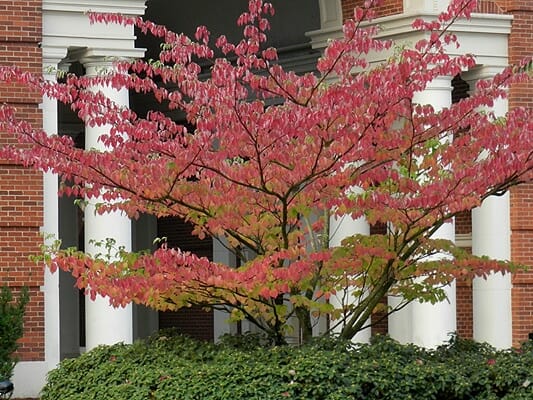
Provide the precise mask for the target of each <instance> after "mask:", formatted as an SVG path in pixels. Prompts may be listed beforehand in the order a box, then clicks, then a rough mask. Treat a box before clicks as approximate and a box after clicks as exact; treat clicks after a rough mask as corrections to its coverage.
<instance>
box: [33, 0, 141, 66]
mask: <svg viewBox="0 0 533 400" xmlns="http://www.w3.org/2000/svg"><path fill="white" fill-rule="evenodd" d="M145 9H146V5H145V0H77V1H73V0H43V41H42V46H43V56H44V57H45V58H47V59H49V60H46V62H47V64H53V63H54V61H55V60H56V59H57V57H58V56H59V55H61V54H66V53H67V52H68V57H69V60H70V59H71V58H72V57H71V56H72V53H73V52H77V53H80V49H81V53H83V54H87V55H88V57H90V58H95V57H97V56H100V57H102V58H109V57H118V58H139V57H142V56H143V55H144V49H136V48H135V34H134V29H133V27H132V26H122V25H119V24H91V23H90V22H89V18H88V17H87V15H86V12H87V11H89V10H90V11H95V12H111V13H120V14H124V15H143V14H144V12H145ZM48 53H49V54H48ZM65 60H66V59H63V60H60V61H63V62H64V61H65ZM78 61H79V60H78Z"/></svg>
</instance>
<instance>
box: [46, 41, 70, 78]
mask: <svg viewBox="0 0 533 400" xmlns="http://www.w3.org/2000/svg"><path fill="white" fill-rule="evenodd" d="M41 48H42V55H43V75H44V76H45V77H50V76H52V75H53V76H54V77H55V75H56V71H57V69H58V67H59V64H60V63H61V61H62V60H63V59H64V58H65V57H66V56H67V49H66V47H62V46H48V45H42V46H41Z"/></svg>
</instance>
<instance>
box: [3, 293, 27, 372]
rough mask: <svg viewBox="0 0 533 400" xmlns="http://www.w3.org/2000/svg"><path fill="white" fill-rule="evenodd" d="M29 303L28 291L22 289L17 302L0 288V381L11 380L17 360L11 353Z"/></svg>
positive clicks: (19, 335) (20, 331)
mask: <svg viewBox="0 0 533 400" xmlns="http://www.w3.org/2000/svg"><path fill="white" fill-rule="evenodd" d="M28 301H29V295H28V289H27V288H23V289H22V291H21V293H20V296H19V298H18V300H17V301H14V300H13V294H12V292H11V289H10V288H9V287H7V286H3V287H1V288H0V381H1V380H4V379H9V378H11V375H12V373H13V368H14V367H15V364H16V362H17V359H16V358H14V357H13V353H14V352H15V351H16V350H17V348H18V343H17V340H18V339H20V338H21V337H22V334H23V322H24V310H25V308H26V304H27V303H28Z"/></svg>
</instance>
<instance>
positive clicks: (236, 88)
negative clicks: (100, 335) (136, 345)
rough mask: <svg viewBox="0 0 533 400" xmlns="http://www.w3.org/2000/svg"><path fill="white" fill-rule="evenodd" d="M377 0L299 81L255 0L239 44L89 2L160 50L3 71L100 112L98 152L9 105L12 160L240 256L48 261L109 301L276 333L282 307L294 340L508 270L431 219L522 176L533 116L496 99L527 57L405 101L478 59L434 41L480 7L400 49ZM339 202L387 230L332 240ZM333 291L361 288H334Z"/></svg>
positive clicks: (108, 206) (454, 7) (460, 3)
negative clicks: (14, 142) (107, 60)
mask: <svg viewBox="0 0 533 400" xmlns="http://www.w3.org/2000/svg"><path fill="white" fill-rule="evenodd" d="M376 3H377V2H374V1H367V2H366V7H363V8H356V9H355V11H354V16H353V18H352V19H349V20H347V21H345V23H344V25H343V33H344V35H343V37H342V38H340V39H338V40H332V41H331V42H330V43H329V45H328V46H327V48H326V49H325V51H324V53H323V56H322V57H321V58H320V59H319V60H318V62H317V65H316V71H315V72H314V73H308V74H302V75H298V74H296V73H294V72H291V71H288V70H286V69H284V68H283V66H282V65H280V64H279V63H278V62H277V52H276V49H274V48H269V47H267V45H266V43H267V31H268V29H269V20H268V18H269V16H271V15H273V14H274V9H273V7H272V5H271V4H269V3H267V2H264V1H262V0H250V1H249V8H248V10H247V11H246V12H244V13H243V14H242V15H241V16H240V18H239V19H238V21H237V23H238V25H240V26H242V27H243V37H242V40H240V41H239V42H237V43H231V42H229V41H228V39H227V38H226V37H225V36H220V37H218V38H215V39H212V38H211V37H210V33H209V31H208V30H207V28H205V27H199V28H198V29H197V31H196V34H195V36H194V37H188V36H186V35H184V34H176V33H174V32H171V31H170V30H168V29H166V28H165V27H163V26H159V25H156V24H154V23H151V22H148V21H144V20H143V19H141V18H129V17H124V16H121V15H111V14H106V15H96V14H92V15H90V16H89V17H90V18H91V20H92V21H93V22H95V23H113V24H123V25H135V26H136V27H138V28H139V29H140V30H142V31H143V32H144V33H148V34H152V35H155V36H157V37H159V38H161V39H162V40H163V41H164V45H163V46H162V51H161V53H160V55H159V59H158V60H156V61H145V60H135V61H132V62H130V61H117V63H116V68H115V69H114V70H113V71H109V72H108V73H106V74H102V75H100V76H97V77H85V76H84V77H79V76H74V75H70V74H69V75H67V76H66V77H65V78H64V79H63V81H62V82H61V83H53V82H48V81H45V80H43V79H42V78H41V77H37V76H32V75H29V74H27V73H24V72H23V71H20V70H19V69H17V68H16V67H12V68H8V67H2V68H0V79H1V80H2V81H4V82H13V81H15V82H19V83H20V82H22V83H24V84H27V85H28V86H29V87H30V88H32V89H37V90H40V91H41V93H42V94H43V95H45V96H48V97H51V98H55V99H57V100H59V101H61V102H64V103H66V104H68V105H69V106H70V107H71V108H72V110H74V111H75V112H76V113H77V114H78V115H79V117H80V118H81V119H82V120H83V121H85V123H86V124H88V125H91V126H104V125H105V126H111V130H110V132H109V133H106V134H102V135H101V137H100V141H101V142H102V143H103V144H104V145H105V148H106V151H97V150H94V149H80V148H77V147H76V146H75V144H74V143H73V141H72V139H71V138H70V137H68V136H48V135H47V134H46V133H45V132H44V131H43V130H42V129H40V128H39V127H33V126H30V125H29V124H28V123H27V122H24V121H21V120H18V119H17V118H16V110H14V109H13V108H10V107H9V106H2V107H1V109H0V124H1V129H3V130H6V131H9V132H11V133H12V134H14V135H15V136H16V137H17V138H18V140H19V141H20V142H21V143H22V144H23V146H13V147H5V148H3V149H2V153H1V154H2V156H3V157H7V158H9V159H12V160H17V161H19V162H22V163H23V164H24V165H26V166H30V167H33V168H37V169H42V170H51V171H53V172H55V173H57V174H58V175H59V177H60V179H61V181H62V182H63V183H64V185H63V186H62V189H61V192H62V194H63V195H71V196H78V197H81V198H87V199H91V198H97V199H100V201H101V204H100V206H99V208H98V212H99V213H106V212H109V211H113V210H115V211H116V210H120V211H122V212H124V213H127V214H128V215H129V216H131V217H132V218H136V217H137V216H138V215H139V214H140V213H147V214H152V215H155V216H158V217H163V216H178V217H180V218H183V219H185V220H186V221H189V222H190V223H192V224H194V226H195V229H194V233H195V234H196V235H198V236H200V237H205V236H211V237H213V238H218V239H220V240H222V241H223V242H224V243H225V244H226V246H227V247H228V249H229V250H230V251H232V252H233V253H235V254H236V255H237V256H238V258H239V259H240V261H241V266H240V267H238V268H232V267H230V266H228V265H223V264H220V263H216V262H212V261H209V260H208V259H205V258H199V257H197V256H195V255H194V254H190V253H187V252H183V251H181V250H180V249H172V248H167V247H166V246H165V245H162V246H161V247H160V248H159V249H158V250H156V251H155V252H153V254H130V253H126V252H124V251H123V249H114V250H116V251H117V254H118V256H119V257H118V258H115V257H112V258H106V257H105V256H101V257H98V256H89V255H87V254H84V253H82V252H79V251H76V250H72V249H71V250H59V248H57V247H54V248H48V249H47V256H46V260H47V262H48V264H49V266H50V268H51V269H52V270H55V269H56V268H61V269H64V270H67V271H71V272H72V273H73V274H74V276H75V277H77V284H78V286H79V287H82V288H85V289H86V290H87V291H88V292H89V293H90V295H92V296H95V295H96V294H97V293H98V294H101V295H103V296H108V297H109V298H110V301H111V303H112V304H114V305H116V306H120V305H125V304H127V303H129V302H131V301H133V302H136V303H141V304H145V305H148V306H150V307H153V308H155V309H159V310H169V309H170V310H175V309H179V308H181V307H186V306H190V305H193V304H194V305H202V306H204V307H210V308H213V309H223V310H227V311H228V312H229V313H231V316H232V318H233V319H234V320H239V319H244V318H246V319H248V320H249V321H251V322H252V323H253V324H255V325H256V326H257V327H259V328H260V329H262V330H263V331H265V332H266V333H267V334H268V335H270V336H271V337H272V338H273V339H274V340H275V341H276V342H277V343H283V342H284V336H285V334H286V333H287V330H288V329H289V324H288V320H289V318H291V317H297V319H298V321H299V329H300V330H301V333H302V336H303V338H304V340H307V339H308V338H309V337H310V336H311V331H312V324H313V321H314V318H315V317H318V316H324V317H327V318H329V320H330V327H331V328H333V327H335V325H336V324H340V321H342V330H341V336H342V337H345V338H351V337H353V336H354V335H355V333H357V332H358V331H360V330H361V329H363V328H365V327H366V326H367V323H368V320H369V317H370V316H371V315H372V313H373V312H375V311H376V310H378V309H379V307H382V305H380V301H381V300H382V298H383V297H384V296H386V295H398V296H401V298H402V299H403V300H402V302H400V304H398V306H397V307H396V308H395V309H397V308H400V307H402V306H403V305H405V304H406V303H407V302H410V301H413V300H415V299H417V300H421V301H431V302H436V301H440V300H443V298H444V291H443V289H442V287H443V286H444V285H446V284H448V283H450V282H451V281H452V280H453V279H455V278H457V277H463V276H486V275H487V274H488V273H489V272H490V271H507V270H509V269H512V268H513V266H512V265H511V264H509V263H506V262H497V261H492V260H489V259H485V258H478V257H474V256H471V255H469V254H467V253H466V252H464V251H462V250H461V249H459V248H456V247H455V246H453V244H452V243H451V242H449V241H446V240H439V239H435V238H434V237H435V236H434V233H435V232H436V231H437V230H438V229H439V228H440V227H441V226H443V225H444V224H446V223H448V222H449V221H450V220H451V219H452V218H453V217H454V216H455V215H457V214H458V213H461V212H463V211H465V210H470V209H472V208H474V207H476V206H479V205H480V204H481V202H482V201H483V199H485V198H487V197H488V196H492V195H498V194H501V193H503V192H505V191H506V190H507V189H508V188H509V187H511V186H513V185H517V184H520V183H523V182H530V181H531V180H532V178H533V174H532V169H533V150H532V149H533V135H531V132H533V124H532V118H531V110H530V109H524V108H515V109H512V110H510V111H509V112H508V113H507V115H506V116H505V117H501V118H495V117H494V116H493V115H491V113H490V112H488V111H487V110H489V109H490V107H491V105H492V103H493V101H494V100H495V99H497V98H498V97H505V96H506V91H507V89H508V87H509V85H510V84H512V83H513V82H518V81H524V80H527V79H530V75H529V74H528V60H525V61H524V63H523V64H521V65H518V66H513V67H509V68H507V69H505V70H504V71H502V72H501V73H500V74H498V75H496V76H495V77H494V78H493V79H491V80H487V81H480V82H478V83H477V86H476V90H475V92H474V94H472V95H471V96H470V97H468V98H466V99H463V100H461V101H460V102H458V103H456V104H453V105H452V106H451V107H449V108H444V109H442V110H435V109H434V108H433V107H432V106H431V105H426V104H416V102H415V101H413V97H414V96H415V95H416V93H418V92H421V91H423V90H424V89H425V88H426V86H427V85H428V84H429V83H430V82H432V80H434V79H435V78H437V77H441V76H455V75H457V74H460V73H461V71H463V70H465V69H468V68H471V67H473V66H474V65H475V63H476V61H475V58H474V57H473V56H472V55H463V56H458V57H451V56H449V55H448V54H447V53H446V51H445V47H450V46H458V43H457V39H456V37H455V36H454V35H453V34H451V33H449V32H448V27H449V26H450V25H451V24H453V22H454V21H455V20H456V19H457V18H468V17H469V14H470V12H471V11H472V10H473V8H474V7H475V1H474V0H454V1H452V2H451V4H450V6H449V8H448V10H447V11H446V12H444V13H443V14H441V15H440V16H439V17H438V19H437V20H435V21H431V22H424V21H422V20H417V21H414V23H413V28H414V29H418V30H423V31H426V32H427V33H428V35H427V38H426V39H422V40H420V41H419V42H417V43H415V44H414V46H413V47H405V48H402V49H399V50H393V49H392V47H393V43H391V42H389V41H384V40H379V39H376V33H377V32H378V28H377V27H375V26H372V25H368V24H365V21H367V20H369V19H371V18H372V17H373V16H374V13H373V11H372V7H373V6H375V5H376ZM370 52H374V53H375V52H387V54H389V56H388V59H387V62H385V63H382V64H379V65H369V63H368V61H367V58H368V54H369V53H370ZM96 85H103V86H109V87H113V88H116V89H122V88H126V89H128V90H131V91H136V92H139V93H144V94H145V95H146V96H153V97H154V98H155V99H156V100H157V101H158V102H159V103H160V104H161V107H160V108H159V109H158V110H154V111H151V112H149V113H148V114H147V115H146V116H145V117H144V118H141V117H140V116H139V115H137V114H136V113H135V112H134V111H133V110H131V109H129V108H124V107H120V106H118V105H117V104H114V103H113V102H112V101H110V100H109V99H107V98H106V97H105V96H104V95H103V94H102V93H101V92H95V91H94V90H93V89H92V88H94V87H95V86H96ZM167 110H178V111H179V112H180V115H182V119H180V120H173V119H171V118H170V117H168V116H167V114H166V113H165V111H167ZM173 115H175V113H174V114H173ZM332 216H338V217H340V216H349V217H351V218H354V219H357V218H360V217H364V218H366V220H367V221H368V222H369V223H370V224H378V223H381V224H387V226H389V227H390V229H388V232H387V233H386V234H372V235H368V236H364V235H353V236H350V237H347V238H346V239H345V240H344V241H343V242H342V244H341V245H339V246H335V247H330V246H329V237H330V229H329V221H330V218H331V217H332ZM108 245H109V248H110V250H113V249H112V247H113V244H112V242H108ZM435 254H446V255H447V256H446V257H439V258H435V257H432V256H433V255H435ZM340 293H344V294H346V293H348V294H349V295H350V296H349V297H351V298H352V299H357V301H351V302H346V301H344V302H343V301H341V302H340V303H339V302H332V301H330V300H331V297H332V296H337V295H339V294H340ZM344 297H346V296H344ZM395 309H388V310H387V312H388V313H390V312H394V311H395Z"/></svg>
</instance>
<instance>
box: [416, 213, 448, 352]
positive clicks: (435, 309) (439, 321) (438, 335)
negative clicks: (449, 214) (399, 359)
mask: <svg viewBox="0 0 533 400" xmlns="http://www.w3.org/2000/svg"><path fill="white" fill-rule="evenodd" d="M432 238H433V239H447V240H450V241H452V242H453V241H454V239H455V224H454V223H453V220H452V221H450V222H448V223H446V224H444V225H443V226H442V227H440V228H439V230H438V231H437V232H436V233H435V234H434V235H433V236H432ZM435 257H436V258H441V259H443V258H445V257H446V256H445V255H437V256H435ZM443 289H444V291H445V292H446V297H447V299H448V300H444V301H441V302H439V303H436V304H431V303H420V302H418V301H415V302H413V304H412V307H413V309H412V316H413V322H412V334H413V339H412V341H413V343H415V344H417V345H419V346H423V347H427V348H435V347H437V346H439V345H441V344H442V343H444V342H445V341H447V340H448V339H449V334H450V333H453V332H455V331H456V330H457V317H456V298H455V291H456V290H455V281H453V282H452V283H450V284H449V285H447V286H445V287H444V288H443Z"/></svg>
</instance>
